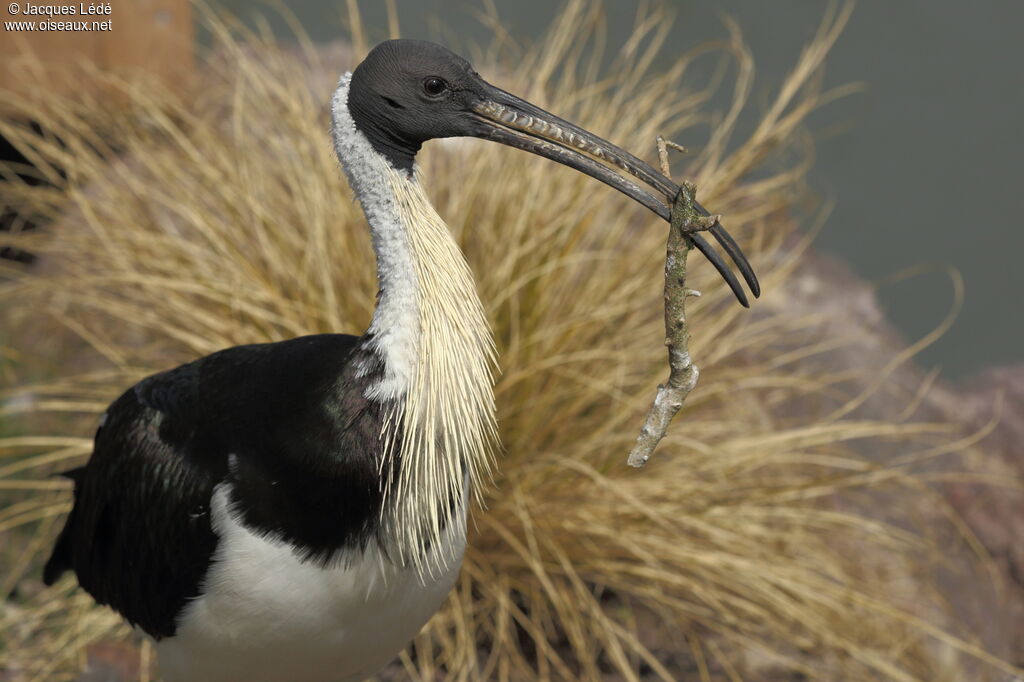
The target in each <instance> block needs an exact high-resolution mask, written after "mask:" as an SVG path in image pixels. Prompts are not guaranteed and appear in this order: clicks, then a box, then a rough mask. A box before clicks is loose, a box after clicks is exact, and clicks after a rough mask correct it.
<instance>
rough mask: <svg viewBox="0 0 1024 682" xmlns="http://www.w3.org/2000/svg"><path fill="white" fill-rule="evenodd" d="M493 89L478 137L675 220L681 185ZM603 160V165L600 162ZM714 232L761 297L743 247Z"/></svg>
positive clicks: (697, 238)
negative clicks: (585, 177)
mask: <svg viewBox="0 0 1024 682" xmlns="http://www.w3.org/2000/svg"><path fill="white" fill-rule="evenodd" d="M489 88H490V91H489V92H488V97H486V98H484V99H482V100H481V101H480V102H479V103H477V104H476V105H475V106H474V113H475V114H476V116H477V118H478V121H479V123H481V124H482V126H481V128H480V130H479V131H478V132H477V133H476V134H477V136H478V137H481V138H484V139H488V140H492V141H494V142H501V143H502V144H506V145H509V146H511V147H516V148H518V149H524V150H526V151H529V152H533V153H534V154H538V155H540V156H543V157H545V158H548V159H551V160H552V161H557V162H558V163H561V164H565V165H566V166H569V167H571V168H575V169H576V170H578V171H582V172H583V173H586V174H587V175H589V176H591V177H593V178H596V179H598V180H600V181H601V182H603V183H605V184H606V185H609V186H611V187H614V188H615V189H617V190H619V191H620V192H622V193H623V194H625V195H626V196H628V197H630V198H632V199H634V200H635V201H637V202H639V203H641V204H643V205H644V206H646V207H647V208H648V209H650V210H651V211H653V212H654V213H657V214H658V215H659V216H661V218H663V219H664V220H666V221H667V220H669V219H670V215H671V208H670V207H671V205H672V202H673V201H674V200H675V197H676V195H677V194H678V193H679V185H677V184H675V183H674V182H672V181H671V180H669V179H668V178H666V177H665V176H664V175H662V174H661V173H659V172H658V171H657V170H655V169H654V168H652V167H651V166H650V165H649V164H647V163H645V162H644V161H642V160H641V159H639V158H637V157H636V156H633V155H632V154H630V153H629V152H627V151H625V150H623V149H620V148H619V147H616V146H615V145H613V144H612V143H610V142H608V141H607V140H603V139H601V138H600V137H598V136H597V135H594V134H593V133H590V132H588V131H586V130H583V129H582V128H580V127H578V126H576V125H573V124H572V123H569V122H568V121H565V120H563V119H561V118H558V117H557V116H555V115H554V114H551V113H548V112H547V111H544V110H543V109H541V108H539V107H536V106H534V105H532V104H530V103H529V102H527V101H525V100H522V99H519V98H518V97H516V96H515V95H512V94H510V93H507V92H505V91H504V90H501V89H500V88H495V87H494V86H490V85H489ZM599 161H600V162H603V163H599ZM612 167H614V168H618V169H619V170H622V171H625V172H626V173H628V174H629V175H632V176H633V177H634V178H637V179H638V180H640V181H642V182H643V183H644V184H645V185H647V187H648V188H650V190H653V192H652V191H650V190H648V189H647V188H644V187H641V186H640V185H638V184H637V183H635V182H633V181H632V180H630V179H629V178H627V177H625V176H624V175H622V174H621V173H619V172H618V171H616V170H614V169H613V168H612ZM696 206H697V209H698V210H699V211H700V212H701V213H703V214H704V215H710V214H709V213H708V211H707V210H705V209H704V207H703V206H701V205H700V204H697V205H696ZM708 231H709V232H710V233H711V235H712V236H713V237H714V238H715V239H716V240H717V241H718V243H719V244H720V245H721V247H722V248H723V249H724V250H725V252H726V253H728V254H729V257H730V258H731V259H732V261H733V263H735V264H736V268H737V269H738V270H739V271H740V274H742V275H743V279H744V280H745V281H746V283H747V286H748V287H749V288H750V291H751V293H753V294H754V296H755V297H757V296H760V294H761V285H760V284H759V283H758V281H757V276H756V275H755V274H754V270H753V268H752V267H751V266H750V261H748V260H747V257H746V256H744V255H743V252H742V251H741V250H740V247H739V245H738V244H736V242H735V241H734V240H733V238H732V237H731V236H730V235H729V233H728V232H726V231H725V228H724V227H722V224H721V223H718V222H716V223H715V224H714V226H713V227H711V228H710V230H708ZM689 237H690V239H692V240H693V244H694V246H696V247H697V248H698V249H699V250H700V252H701V253H703V254H704V256H705V257H706V258H707V259H708V260H709V261H711V264H712V265H714V266H715V269H716V270H718V272H719V274H721V276H722V278H723V279H725V281H726V283H727V284H728V285H729V288H730V289H732V292H733V294H734V295H735V296H736V299H737V300H738V301H739V302H740V303H741V304H742V305H744V306H746V307H750V304H749V302H748V301H747V295H746V292H745V291H744V290H743V287H742V286H741V285H740V283H739V281H738V280H737V279H736V275H734V274H733V272H732V270H730V269H729V266H728V265H727V264H726V262H725V261H724V260H723V259H722V257H721V255H719V253H718V252H717V251H716V250H715V249H714V248H713V247H712V246H711V245H710V244H709V243H708V242H707V240H705V239H704V238H703V237H702V236H701V235H700V234H698V233H696V232H694V233H691V234H690V235H689Z"/></svg>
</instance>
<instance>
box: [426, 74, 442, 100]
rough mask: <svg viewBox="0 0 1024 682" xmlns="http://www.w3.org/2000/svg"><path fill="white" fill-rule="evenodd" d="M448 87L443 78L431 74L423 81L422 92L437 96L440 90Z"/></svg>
mask: <svg viewBox="0 0 1024 682" xmlns="http://www.w3.org/2000/svg"><path fill="white" fill-rule="evenodd" d="M447 89H448V84H447V83H446V82H445V81H444V79H443V78H438V77H437V76H431V77H430V78H427V79H426V80H424V81H423V92H425V93H427V94H428V95H430V96H431V97H437V96H438V95H440V94H441V93H442V92H444V91H445V90H447Z"/></svg>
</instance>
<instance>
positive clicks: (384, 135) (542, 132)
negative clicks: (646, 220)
mask: <svg viewBox="0 0 1024 682" xmlns="http://www.w3.org/2000/svg"><path fill="white" fill-rule="evenodd" d="M348 109H349V112H350V114H351V116H352V120H353V121H354V122H355V125H356V127H357V128H358V129H359V130H360V131H361V132H362V133H363V134H364V135H365V136H366V138H367V139H368V140H369V141H370V144H371V145H373V148H374V149H375V150H376V151H377V152H378V153H379V154H381V155H383V156H384V157H385V158H386V159H387V160H388V161H389V162H390V163H391V165H392V166H394V167H395V168H397V169H400V170H404V171H406V172H411V171H412V168H413V161H414V159H415V157H416V153H417V152H418V151H419V149H420V146H421V145H422V144H423V143H424V142H426V141H427V140H430V139H433V138H435V137H461V136H467V137H479V138H483V139H486V140H492V141H494V142H501V143H502V144H506V145H509V146H512V147H516V148H518V149H524V150H526V151H529V152H532V153H534V154H539V155H540V156H544V157H546V158H549V159H551V160H553V161H557V162H558V163H562V164H565V165H567V166H570V167H572V168H575V169H576V170H579V171H582V172H584V173H586V174H587V175H590V176H592V177H594V178H597V179H598V180H600V181H601V182H603V183H605V184H607V185H610V186H612V187H614V188H615V189H617V190H619V191H620V192H622V193H623V194H626V195H627V196H629V197H631V198H633V199H634V200H636V201H637V202H639V203H641V204H643V205H644V206H646V207H647V208H649V209H650V210H652V211H654V212H655V213H657V214H658V215H659V216H661V217H662V218H664V219H665V220H668V219H669V217H670V208H669V206H671V203H672V201H673V200H674V199H675V197H676V195H677V194H678V193H679V186H678V185H676V184H675V183H673V182H672V181H671V180H669V179H668V178H666V177H665V176H664V175H662V174H661V173H659V172H658V171H656V170H655V169H654V168H652V167H651V166H650V165H648V164H647V163H645V162H644V161H642V160H641V159H638V158H637V157H636V156H633V155H632V154H630V153H629V152H627V151H625V150H623V149H620V148H619V147H616V146H615V145H613V144H611V143H610V142H608V141H607V140H603V139H601V138H600V137H598V136H596V135H594V134H593V133H590V132H588V131H586V130H584V129H582V128H580V127H579V126H576V125H574V124H572V123H570V122H568V121H566V120H564V119H561V118H558V117H557V116H555V115H554V114H551V113H549V112H547V111H544V110H543V109H541V108H539V107H537V106H534V105H533V104H530V103H529V102H526V101H524V100H522V99H520V98H518V97H516V96H515V95H512V94H510V93H508V92H505V91H504V90H502V89H500V88H496V87H495V86H493V85H491V84H490V83H488V82H487V81H485V80H484V79H482V78H481V77H480V75H479V74H478V73H477V72H476V71H474V70H473V67H472V66H471V65H470V64H469V62H467V61H466V60H465V59H463V58H462V57H460V56H458V55H457V54H455V53H453V52H451V51H450V50H448V49H446V48H444V47H441V46H440V45H436V44H434V43H429V42H426V41H422V40H389V41H387V42H384V43H381V44H380V45H377V47H375V48H373V50H371V51H370V53H369V54H368V55H366V59H364V60H363V62H362V63H361V64H360V65H359V66H358V67H356V70H355V71H354V72H353V73H352V79H351V81H350V83H349V91H348ZM619 171H624V172H625V173H628V174H629V175H631V176H633V177H634V178H637V179H638V180H640V181H641V182H643V183H644V184H645V185H647V187H646V188H645V187H641V186H640V185H638V184H637V183H635V182H633V181H632V180H630V179H629V178H627V177H626V176H624V175H623V174H622V173H620V172H619ZM651 190H653V191H654V193H653V194H652V192H651ZM700 210H701V211H703V209H700ZM703 213H704V214H705V215H707V212H706V211H703ZM711 233H712V234H713V235H714V236H715V237H716V238H717V239H718V241H719V243H720V244H721V245H722V246H723V247H724V248H725V250H726V251H727V252H728V253H729V255H730V256H732V258H733V260H734V261H735V262H736V264H737V266H738V267H739V269H740V271H741V272H742V273H743V276H744V278H745V279H746V280H747V285H748V286H749V287H750V289H751V291H753V293H754V295H755V296H756V295H758V294H759V293H760V287H759V285H758V283H757V278H756V277H755V276H754V272H753V270H752V269H751V267H750V263H749V262H747V260H746V257H744V256H743V253H742V252H741V251H740V250H739V247H738V246H737V245H736V243H735V242H734V241H733V240H732V238H731V237H729V235H728V234H727V233H726V232H725V230H724V228H722V226H721V225H720V224H718V223H716V224H715V227H713V228H711ZM691 238H692V239H693V242H694V244H695V245H696V246H697V248H699V249H700V250H701V252H703V253H704V254H705V255H706V256H707V257H708V258H709V259H710V260H711V262H712V263H713V264H714V265H715V268H716V269H718V271H719V273H721V275H722V276H723V277H724V278H725V280H726V281H727V282H728V283H729V286H730V287H731V288H732V290H733V293H735V294H736V297H737V298H738V299H739V300H740V302H741V303H743V304H744V305H747V299H746V295H745V293H744V292H743V290H742V288H741V287H740V285H739V282H738V280H737V279H736V276H735V275H734V274H733V273H732V271H731V270H729V268H728V266H726V265H725V262H724V261H723V260H722V258H721V256H719V255H718V253H717V252H715V251H714V249H712V248H711V247H710V246H709V245H708V244H707V242H705V241H704V240H703V239H702V238H701V237H700V235H697V234H693V235H691Z"/></svg>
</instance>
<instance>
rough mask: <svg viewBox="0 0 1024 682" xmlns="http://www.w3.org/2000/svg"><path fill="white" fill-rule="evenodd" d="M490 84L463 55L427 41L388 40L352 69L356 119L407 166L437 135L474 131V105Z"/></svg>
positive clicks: (397, 162) (383, 149)
mask: <svg viewBox="0 0 1024 682" xmlns="http://www.w3.org/2000/svg"><path fill="white" fill-rule="evenodd" d="M489 87H490V86H488V84H487V83H486V82H484V80H483V79H482V78H480V76H479V74H477V73H476V71H474V70H473V67H472V66H470V64H469V62H467V61H466V60H465V59H463V58H462V57H460V56H458V55H457V54H455V53H454V52H451V51H450V50H448V49H446V48H444V47H441V46H440V45H437V44H435V43H430V42H427V41H425V40H388V41H387V42H383V43H381V44H380V45H377V47H375V48H373V49H372V50H371V51H370V53H369V54H368V55H366V59H364V60H363V62H362V63H361V64H360V65H359V66H358V67H356V70H355V71H354V72H353V73H352V83H351V85H350V86H349V93H348V106H349V110H350V111H351V113H352V120H353V121H355V123H356V125H357V126H358V127H359V129H360V130H361V131H362V132H363V134H364V135H366V137H367V138H368V139H369V140H370V143H371V144H372V145H373V147H374V149H376V150H377V151H378V152H380V153H381V154H383V155H384V156H386V157H387V158H388V160H389V161H390V162H391V164H392V165H394V166H395V167H396V168H401V169H403V170H410V169H411V168H412V163H413V159H414V158H415V156H416V152H418V151H419V149H420V145H421V144H423V143H424V142H426V141H427V140H430V139H433V138H435V137H457V136H461V135H472V134H473V126H474V124H475V123H476V117H475V115H474V113H473V107H474V106H475V105H476V104H477V103H479V102H480V101H482V100H484V99H485V98H486V97H487V91H488V89H489Z"/></svg>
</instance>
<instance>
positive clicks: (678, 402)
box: [626, 137, 719, 467]
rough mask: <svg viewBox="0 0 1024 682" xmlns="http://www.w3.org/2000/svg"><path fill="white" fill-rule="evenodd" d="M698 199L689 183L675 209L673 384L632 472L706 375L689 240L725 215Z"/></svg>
mask: <svg viewBox="0 0 1024 682" xmlns="http://www.w3.org/2000/svg"><path fill="white" fill-rule="evenodd" d="M667 147H673V148H675V149H680V150H682V148H681V147H679V146H678V145H676V144H674V143H671V142H667V141H666V140H664V139H663V138H661V137H659V138H658V153H659V156H660V157H661V166H662V172H664V173H665V175H666V176H669V168H668V154H667ZM696 194H697V188H696V186H694V185H693V184H692V183H689V182H683V183H682V186H681V187H680V188H679V193H678V194H677V195H676V198H675V201H674V202H673V204H672V214H671V221H670V225H669V232H668V243H667V245H666V248H665V251H666V253H665V346H666V347H667V348H668V365H669V376H668V381H666V382H665V383H664V384H661V385H659V386H658V392H657V394H656V395H655V396H654V403H653V404H652V405H651V409H650V410H649V411H648V412H647V418H646V419H645V420H644V425H643V428H641V429H640V435H639V436H637V438H636V444H635V445H634V446H633V450H632V451H631V452H630V453H629V458H628V459H627V460H626V462H627V464H629V466H631V467H642V466H644V465H645V464H646V463H647V460H649V459H650V458H651V455H652V454H653V453H654V449H655V448H656V447H657V446H658V443H659V442H661V439H662V438H664V437H665V433H666V432H667V431H668V425H669V424H670V423H671V422H672V419H673V417H675V416H676V413H677V412H679V409H680V408H681V407H682V406H683V402H684V401H685V400H686V397H687V396H688V395H689V394H690V391H692V390H693V389H694V387H695V386H696V385H697V379H698V378H699V377H700V370H699V369H698V367H697V365H695V364H694V363H693V358H691V357H690V347H689V341H690V331H689V326H688V324H687V320H686V299H687V298H689V297H690V296H694V297H696V296H700V292H699V291H694V290H693V289H689V288H687V286H686V257H687V256H688V255H689V253H690V249H691V248H693V240H692V239H691V238H690V237H689V235H690V234H691V233H693V232H697V231H700V230H706V229H708V228H710V227H711V226H712V225H714V224H715V221H716V220H718V218H719V216H702V215H701V214H700V212H699V211H698V210H697V207H696V205H695V197H696Z"/></svg>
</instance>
